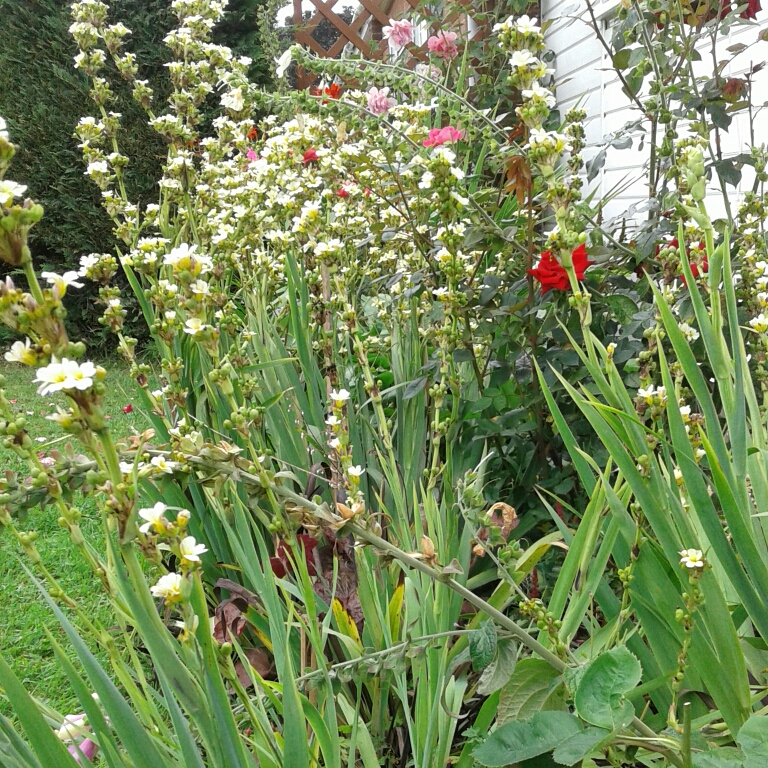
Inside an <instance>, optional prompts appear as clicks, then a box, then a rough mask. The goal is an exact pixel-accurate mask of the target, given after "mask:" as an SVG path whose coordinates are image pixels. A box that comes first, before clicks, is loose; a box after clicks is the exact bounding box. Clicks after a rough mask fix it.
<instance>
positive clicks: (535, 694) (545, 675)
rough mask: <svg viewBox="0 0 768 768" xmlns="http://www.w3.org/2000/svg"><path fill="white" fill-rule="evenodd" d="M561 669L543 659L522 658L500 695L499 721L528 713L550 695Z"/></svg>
mask: <svg viewBox="0 0 768 768" xmlns="http://www.w3.org/2000/svg"><path fill="white" fill-rule="evenodd" d="M559 677H560V673H559V672H558V671H557V670H556V669H555V668H554V667H552V666H550V665H549V664H548V663H547V662H546V661H543V660H542V659H522V660H521V661H519V662H518V663H517V666H516V667H515V671H514V673H513V674H512V677H511V678H510V680H509V682H508V683H507V684H506V685H505V686H504V687H503V688H502V689H501V694H500V696H499V710H498V722H499V724H501V725H504V724H505V723H508V722H510V721H511V720H519V719H524V718H527V717H530V716H531V715H533V714H536V713H537V712H540V711H541V710H542V709H545V708H549V707H547V704H548V702H549V700H550V698H552V697H553V694H554V690H555V689H556V687H557V684H556V681H557V680H558V678H559Z"/></svg>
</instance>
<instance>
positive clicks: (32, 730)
mask: <svg viewBox="0 0 768 768" xmlns="http://www.w3.org/2000/svg"><path fill="white" fill-rule="evenodd" d="M0 687H2V689H3V691H4V692H5V695H6V696H7V697H8V700H9V701H10V702H12V703H13V711H14V713H15V714H16V717H17V718H18V720H19V723H21V727H22V728H23V729H24V733H26V735H27V739H28V740H29V745H30V746H31V747H32V749H33V750H34V752H35V754H36V755H37V757H38V758H39V760H40V762H41V763H42V764H43V765H45V766H56V768H59V766H61V768H66V766H72V768H76V766H77V763H76V762H75V759H74V758H73V757H72V755H70V754H69V751H68V750H67V748H66V747H65V746H64V745H63V744H62V743H61V742H60V741H59V740H58V739H57V738H56V736H55V735H54V733H53V729H52V728H51V726H49V725H48V723H46V722H45V718H44V717H43V716H42V714H41V713H40V710H39V709H38V708H37V705H36V704H35V702H34V701H33V699H32V697H31V696H30V695H29V694H28V693H27V692H26V690H25V689H24V686H23V685H22V684H21V683H20V682H19V679H18V678H17V677H16V675H14V674H13V672H12V670H11V668H10V667H9V666H8V664H7V663H6V661H5V659H4V658H3V657H2V656H0Z"/></svg>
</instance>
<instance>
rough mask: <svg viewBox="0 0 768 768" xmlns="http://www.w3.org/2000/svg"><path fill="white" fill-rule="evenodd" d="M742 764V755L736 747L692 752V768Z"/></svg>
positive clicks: (738, 767)
mask: <svg viewBox="0 0 768 768" xmlns="http://www.w3.org/2000/svg"><path fill="white" fill-rule="evenodd" d="M743 765H744V756H743V755H742V754H741V753H740V752H739V751H738V750H737V749H730V748H728V747H722V748H720V749H718V750H716V751H714V752H696V753H694V754H693V768H742V766H743Z"/></svg>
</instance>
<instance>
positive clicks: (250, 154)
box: [246, 149, 259, 162]
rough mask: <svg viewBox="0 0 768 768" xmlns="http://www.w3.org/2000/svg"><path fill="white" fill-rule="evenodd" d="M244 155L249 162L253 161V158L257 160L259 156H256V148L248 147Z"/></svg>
mask: <svg viewBox="0 0 768 768" xmlns="http://www.w3.org/2000/svg"><path fill="white" fill-rule="evenodd" d="M246 157H247V158H248V159H249V160H250V161H251V162H253V161H254V160H258V159H259V156H258V154H256V150H255V149H249V150H248V154H247V155H246Z"/></svg>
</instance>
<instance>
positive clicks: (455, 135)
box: [422, 125, 461, 147]
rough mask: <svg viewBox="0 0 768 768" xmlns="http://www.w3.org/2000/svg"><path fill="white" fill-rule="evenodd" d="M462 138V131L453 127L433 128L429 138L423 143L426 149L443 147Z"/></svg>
mask: <svg viewBox="0 0 768 768" xmlns="http://www.w3.org/2000/svg"><path fill="white" fill-rule="evenodd" d="M460 138H461V131H460V130H458V129H457V128H454V127H453V126H452V125H446V126H445V128H433V129H432V130H431V131H430V132H429V138H428V139H424V141H423V142H422V143H423V144H424V146H425V147H441V146H442V145H443V144H450V143H452V142H454V141H458V140H459V139H460Z"/></svg>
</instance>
